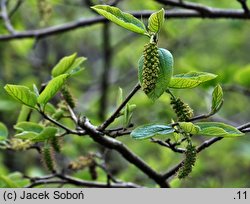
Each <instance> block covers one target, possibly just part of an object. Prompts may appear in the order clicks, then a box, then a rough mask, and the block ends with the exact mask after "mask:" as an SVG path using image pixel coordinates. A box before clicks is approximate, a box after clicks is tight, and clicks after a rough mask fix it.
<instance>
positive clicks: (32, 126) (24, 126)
mask: <svg viewBox="0 0 250 204" xmlns="http://www.w3.org/2000/svg"><path fill="white" fill-rule="evenodd" d="M14 128H15V129H16V130H19V131H21V132H24V131H28V132H35V133H40V132H42V130H43V126H41V125H39V124H37V123H33V122H27V121H23V122H20V123H17V124H16V125H15V126H14Z"/></svg>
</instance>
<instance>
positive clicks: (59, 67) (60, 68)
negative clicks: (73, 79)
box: [52, 53, 77, 77]
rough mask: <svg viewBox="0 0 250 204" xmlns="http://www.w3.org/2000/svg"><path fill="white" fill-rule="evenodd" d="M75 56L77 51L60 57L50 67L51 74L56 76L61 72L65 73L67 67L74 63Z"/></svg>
mask: <svg viewBox="0 0 250 204" xmlns="http://www.w3.org/2000/svg"><path fill="white" fill-rule="evenodd" d="M76 57H77V53H74V54H72V55H70V56H67V57H64V58H62V59H61V60H60V61H59V62H58V63H57V64H56V66H55V67H54V68H53V69H52V76H53V77H57V76H59V75H61V74H65V73H66V72H67V71H68V69H69V68H70V67H71V66H72V65H73V64H74V62H75V59H76Z"/></svg>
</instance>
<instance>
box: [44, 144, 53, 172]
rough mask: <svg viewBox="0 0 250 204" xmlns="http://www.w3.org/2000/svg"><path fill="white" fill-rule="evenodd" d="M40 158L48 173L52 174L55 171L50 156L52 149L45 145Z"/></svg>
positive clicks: (51, 156)
mask: <svg viewBox="0 0 250 204" xmlns="http://www.w3.org/2000/svg"><path fill="white" fill-rule="evenodd" d="M42 157H43V161H44V164H45V166H46V167H47V168H48V170H49V171H51V172H54V171H55V164H54V159H53V155H52V148H51V147H50V145H48V144H45V145H44V147H43V149H42Z"/></svg>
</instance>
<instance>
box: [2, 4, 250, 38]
mask: <svg viewBox="0 0 250 204" xmlns="http://www.w3.org/2000/svg"><path fill="white" fill-rule="evenodd" d="M152 12H153V11H140V12H130V13H131V14H132V15H134V16H135V17H137V18H148V17H149V16H150V15H151V14H152ZM165 16H166V17H167V18H175V19H178V18H211V19H221V18H230V19H250V13H248V14H246V13H245V12H244V11H243V10H242V9H218V8H210V11H209V12H207V13H200V12H199V11H197V10H186V9H185V10H181V9H179V10H172V11H166V13H165ZM104 22H107V19H105V18H103V17H101V16H97V17H92V18H87V19H86V18H83V19H79V20H76V21H73V22H70V23H65V24H63V25H57V26H52V27H48V28H44V29H37V30H27V31H23V32H17V31H16V33H15V34H11V35H0V41H7V40H14V39H25V38H38V39H39V38H45V37H48V36H52V35H58V34H61V33H64V32H68V31H71V30H74V29H77V28H81V27H86V26H91V25H94V24H98V23H104Z"/></svg>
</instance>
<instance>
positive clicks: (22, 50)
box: [0, 0, 250, 187]
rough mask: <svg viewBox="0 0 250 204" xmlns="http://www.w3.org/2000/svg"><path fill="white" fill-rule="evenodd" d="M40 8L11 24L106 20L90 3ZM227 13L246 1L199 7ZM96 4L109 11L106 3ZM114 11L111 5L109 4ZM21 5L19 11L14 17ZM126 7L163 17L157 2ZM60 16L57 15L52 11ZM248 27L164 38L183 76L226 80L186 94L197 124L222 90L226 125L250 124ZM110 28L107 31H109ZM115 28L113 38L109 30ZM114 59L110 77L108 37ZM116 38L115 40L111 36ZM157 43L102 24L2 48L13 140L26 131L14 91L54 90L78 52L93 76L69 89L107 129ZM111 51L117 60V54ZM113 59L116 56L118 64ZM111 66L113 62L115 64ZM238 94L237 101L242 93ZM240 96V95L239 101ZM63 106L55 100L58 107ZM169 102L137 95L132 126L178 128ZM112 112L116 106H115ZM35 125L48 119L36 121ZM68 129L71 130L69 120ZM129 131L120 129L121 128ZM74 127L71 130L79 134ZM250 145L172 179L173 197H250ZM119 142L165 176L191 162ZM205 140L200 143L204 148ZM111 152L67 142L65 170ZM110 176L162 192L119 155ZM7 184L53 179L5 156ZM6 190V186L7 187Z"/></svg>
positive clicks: (0, 79)
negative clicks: (63, 65) (196, 193)
mask: <svg viewBox="0 0 250 204" xmlns="http://www.w3.org/2000/svg"><path fill="white" fill-rule="evenodd" d="M38 2H39V1H36V0H30V1H23V3H22V5H21V6H20V8H19V9H18V10H17V11H16V12H15V13H14V14H13V16H12V17H11V22H12V24H13V27H14V28H16V29H17V30H31V29H37V28H44V27H48V26H53V25H59V24H63V23H66V22H70V21H73V20H76V19H79V18H87V17H90V16H96V14H95V13H93V11H91V10H90V8H89V5H88V1H82V0H75V1H68V0H51V1H46V2H47V3H46V5H47V6H48V9H47V10H46V11H43V12H42V11H41V5H40V13H39V3H38ZM193 2H199V3H205V4H207V5H209V6H215V7H220V8H241V7H240V4H239V3H238V2H237V1H233V0H232V1H228V0H221V1H213V0H211V1H205V0H203V1H193ZM93 3H94V4H98V3H100V2H99V1H98V0H96V1H93ZM107 3H108V2H107ZM14 4H15V1H9V5H8V7H10V8H11V7H12V6H14ZM118 7H119V8H121V9H122V10H124V11H135V10H138V11H140V10H159V9H161V8H162V5H161V4H159V3H157V2H155V1H151V0H148V1H142V0H140V1H131V0H130V1H129V0H124V1H120V2H119V4H118ZM50 8H51V9H50ZM249 23H250V22H249V21H248V20H230V19H216V20H214V19H185V18H184V19H167V20H166V22H165V24H164V25H163V27H162V31H161V33H160V36H159V47H164V48H167V49H168V50H170V51H171V52H172V54H173V56H174V59H175V65H174V73H175V74H179V73H183V72H188V71H202V72H211V73H214V74H217V75H219V77H218V78H217V79H216V80H213V81H211V82H207V83H205V84H204V85H202V86H201V87H200V88H195V89H191V90H188V91H186V90H177V91H175V93H176V95H178V96H181V98H182V99H183V100H184V101H185V102H187V103H189V105H190V106H191V107H192V108H193V109H194V113H195V115H199V114H200V113H204V112H209V108H210V97H211V92H212V87H213V86H214V85H215V84H217V83H220V84H221V85H222V87H223V89H224V92H225V93H224V100H225V101H224V105H223V108H222V109H221V110H220V112H219V114H217V115H216V116H214V117H213V119H215V120H217V121H222V122H224V121H226V122H227V123H229V124H232V125H234V126H239V125H241V124H243V123H244V122H246V121H250V116H249V88H250V82H249V81H250V75H249V73H250V69H249V67H250V58H249V50H250V41H249V35H250V26H249ZM105 26H106V28H105ZM107 27H108V28H107ZM105 29H106V32H108V36H109V41H110V48H108V49H110V50H111V53H112V57H111V62H110V63H109V68H108V70H107V67H106V68H105V63H107V59H106V58H107V54H105V51H107V47H106V48H105V46H107V45H105V44H106V43H107V33H105ZM107 30H108V31H107ZM0 33H1V35H2V34H8V31H7V30H6V29H5V27H4V22H3V21H1V20H0ZM146 41H147V39H146V38H143V37H140V36H138V35H136V34H133V33H131V32H128V31H125V30H124V29H122V28H120V27H118V26H117V25H114V24H106V25H104V24H95V25H92V26H87V27H83V28H79V29H75V30H72V31H70V32H65V33H61V34H59V35H53V36H49V37H46V38H41V39H32V38H31V39H22V40H19V39H16V40H11V41H0V121H2V122H3V123H5V124H7V126H8V128H9V130H12V131H13V132H11V134H14V130H13V125H14V124H15V123H16V121H17V116H18V114H19V111H20V108H21V106H20V105H19V104H17V103H15V102H14V101H13V100H12V99H11V98H10V97H9V96H7V94H6V92H5V91H4V89H3V87H4V85H5V84H7V83H15V84H22V85H26V86H29V87H32V84H41V83H43V82H46V81H48V80H49V77H50V76H49V73H50V71H51V69H52V68H53V66H54V65H55V64H56V63H57V62H58V60H59V59H61V58H62V57H63V56H66V55H70V54H72V53H74V52H77V53H78V56H85V57H87V59H88V60H87V61H86V62H85V70H84V71H83V72H81V73H79V74H78V75H77V76H76V77H74V78H72V79H70V81H69V85H70V86H71V91H72V93H73V94H74V96H75V98H77V99H78V100H77V101H78V104H77V108H76V109H77V111H78V112H80V113H82V114H83V115H86V116H88V118H89V119H90V120H91V122H92V123H93V124H101V123H102V121H103V118H104V116H105V118H106V116H108V115H110V114H111V113H112V111H113V110H114V109H115V107H116V100H117V94H118V92H119V87H121V88H122V89H123V92H124V94H127V93H128V92H129V91H130V90H131V89H132V87H133V86H134V85H135V84H136V82H137V62H138V59H139V58H140V56H141V53H142V50H143V45H144V44H145V43H146ZM110 50H109V51H110ZM108 57H110V56H108ZM105 59H106V60H105ZM104 69H106V72H108V77H106V79H105V80H108V82H109V87H108V93H107V98H106V100H107V103H104V106H103V103H101V101H102V100H103V99H102V97H101V96H102V91H103V85H104V86H107V84H103V83H102V81H103V77H104ZM235 90H236V91H235ZM237 90H240V91H237ZM242 90H244V92H243V93H242ZM58 100H59V98H55V102H56V101H58ZM169 102H170V101H169V97H168V96H167V95H163V96H162V97H161V98H160V99H159V100H158V101H156V102H155V103H152V102H151V101H150V100H148V99H147V97H146V95H145V94H144V93H143V92H139V93H138V94H137V95H135V96H134V97H133V99H132V101H131V104H132V103H133V104H136V106H137V107H136V109H135V111H134V114H133V118H132V122H133V124H134V125H135V126H139V125H142V124H145V123H152V122H168V123H169V122H171V118H173V117H174V113H173V111H172V109H170V108H169V107H170V106H169ZM105 104H106V105H105ZM33 117H34V118H32V120H33V121H38V119H39V116H38V115H34V116H33ZM65 122H66V123H67V120H65ZM118 124H122V121H120V120H117V121H116V122H115V123H114V126H117V125H118ZM69 125H70V124H69ZM248 136H249V135H247V136H245V137H240V138H237V139H230V138H229V139H224V140H223V142H218V143H216V144H215V145H213V146H211V147H210V148H209V150H207V151H204V152H202V153H201V154H199V155H198V158H197V163H196V165H195V167H194V169H193V172H192V173H191V174H190V176H189V177H188V178H186V179H184V180H179V179H177V178H176V177H173V178H172V179H171V182H170V184H171V186H173V187H250V173H249V172H250V148H249V146H250V140H249V138H248ZM119 140H121V141H122V142H124V143H125V144H126V145H128V147H129V148H131V150H133V151H134V152H135V153H136V154H138V155H139V156H141V157H142V158H143V159H144V160H145V161H146V162H148V163H149V165H150V166H152V167H153V168H154V169H156V170H159V171H164V170H166V169H168V168H170V167H172V166H174V165H175V164H176V163H178V161H180V159H181V158H182V155H179V154H175V153H173V152H172V151H171V150H169V149H167V148H160V146H157V145H154V144H152V143H151V142H150V141H149V140H146V141H136V140H133V139H131V137H129V136H124V137H120V138H119ZM200 140H204V138H198V139H197V141H200ZM103 151H104V150H103V148H102V147H100V146H99V145H96V144H94V143H93V142H92V140H90V139H86V138H85V139H84V140H83V139H82V138H80V137H77V136H72V137H67V138H65V140H64V142H63V149H62V154H63V155H65V157H64V159H63V160H61V162H62V163H63V164H67V163H69V161H71V160H74V159H76V158H77V157H79V156H81V155H86V154H87V153H88V152H103ZM107 160H108V167H110V168H111V169H110V170H111V172H112V173H113V174H114V175H115V176H117V177H119V178H120V179H122V180H125V181H131V182H135V183H139V184H141V185H148V186H152V187H153V186H154V185H155V184H154V183H151V181H150V180H148V179H147V177H146V176H145V175H143V174H142V173H140V172H139V171H138V170H137V169H136V168H135V167H134V166H132V165H130V164H128V163H127V162H125V161H124V160H123V159H121V158H120V156H118V155H117V153H115V152H113V151H108V152H107ZM0 164H1V166H0V175H5V176H6V175H9V174H10V173H12V175H9V177H10V178H15V176H16V177H18V176H20V175H18V173H14V175H13V172H24V173H25V174H26V175H29V176H41V175H44V174H46V173H47V172H46V168H44V167H43V166H42V164H41V161H40V159H39V157H38V155H37V152H35V151H34V150H29V151H26V152H21V153H20V154H19V153H18V154H17V153H15V152H13V151H1V152H0ZM98 174H99V177H98V181H106V177H105V174H104V173H103V172H102V171H100V172H98ZM73 175H74V176H76V177H78V178H81V179H86V180H88V179H90V175H89V173H88V171H87V170H82V171H78V172H75V173H74V174H73ZM0 186H1V182H0Z"/></svg>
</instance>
